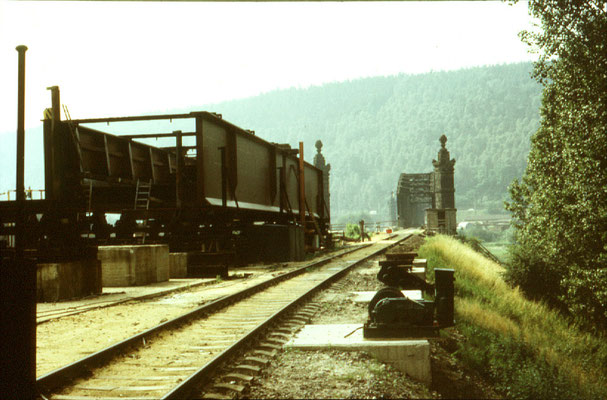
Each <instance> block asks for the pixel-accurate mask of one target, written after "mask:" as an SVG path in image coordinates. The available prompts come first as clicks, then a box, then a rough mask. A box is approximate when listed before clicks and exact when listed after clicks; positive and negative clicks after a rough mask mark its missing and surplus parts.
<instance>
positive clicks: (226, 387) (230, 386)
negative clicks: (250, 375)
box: [213, 383, 245, 393]
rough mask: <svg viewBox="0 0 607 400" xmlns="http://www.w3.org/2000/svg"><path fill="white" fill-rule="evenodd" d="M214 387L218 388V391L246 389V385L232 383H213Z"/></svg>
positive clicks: (240, 391)
mask: <svg viewBox="0 0 607 400" xmlns="http://www.w3.org/2000/svg"><path fill="white" fill-rule="evenodd" d="M213 389H215V390H218V391H229V392H236V393H242V391H243V390H245V386H243V385H235V384H232V383H216V384H214V385H213Z"/></svg>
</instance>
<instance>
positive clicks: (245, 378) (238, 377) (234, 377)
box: [223, 372, 253, 383]
mask: <svg viewBox="0 0 607 400" xmlns="http://www.w3.org/2000/svg"><path fill="white" fill-rule="evenodd" d="M223 378H224V379H226V380H229V381H239V382H244V383H249V382H251V381H252V380H253V377H252V376H251V375H245V374H239V373H237V372H231V373H229V374H227V375H225V376H224V377H223Z"/></svg>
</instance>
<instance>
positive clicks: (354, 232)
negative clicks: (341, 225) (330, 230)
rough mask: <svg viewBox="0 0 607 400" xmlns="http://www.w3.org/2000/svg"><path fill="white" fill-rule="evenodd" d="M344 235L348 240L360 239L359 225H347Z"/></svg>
mask: <svg viewBox="0 0 607 400" xmlns="http://www.w3.org/2000/svg"><path fill="white" fill-rule="evenodd" d="M345 235H346V237H349V238H350V239H360V225H358V224H347V225H346V232H345Z"/></svg>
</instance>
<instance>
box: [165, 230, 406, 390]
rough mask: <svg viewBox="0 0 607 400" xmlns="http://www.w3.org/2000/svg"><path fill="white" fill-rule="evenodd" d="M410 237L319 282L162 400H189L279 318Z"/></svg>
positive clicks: (185, 380)
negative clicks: (351, 271)
mask: <svg viewBox="0 0 607 400" xmlns="http://www.w3.org/2000/svg"><path fill="white" fill-rule="evenodd" d="M394 236H397V235H393V236H391V238H392V237H394ZM411 236H413V233H410V234H408V235H406V236H405V237H403V238H402V239H400V240H397V241H396V242H394V243H392V244H391V245H389V246H386V247H384V248H381V249H379V250H377V251H375V252H373V253H371V254H369V255H367V256H365V257H363V258H361V259H360V260H358V261H356V262H354V263H352V264H350V265H348V266H346V267H344V268H342V269H340V270H339V271H337V272H335V273H334V274H332V275H331V276H330V277H328V278H327V279H325V280H324V281H322V282H320V283H319V284H318V285H316V286H314V287H313V288H312V289H310V290H309V291H308V292H306V293H304V294H303V295H301V296H299V297H298V298H297V299H295V300H293V301H292V302H291V303H289V304H287V305H286V306H284V307H283V308H282V309H280V310H279V311H277V312H276V313H274V314H273V315H272V316H271V317H269V318H268V319H267V320H265V321H264V322H262V323H261V324H259V325H258V326H257V327H255V328H253V329H252V330H251V331H250V332H249V333H247V334H246V335H245V336H243V337H242V338H241V339H240V340H238V341H237V342H236V343H234V344H233V345H231V346H230V347H228V348H227V349H225V350H224V351H222V352H221V353H219V354H218V355H217V356H216V357H215V358H213V359H212V360H211V361H209V362H208V363H207V364H205V365H204V366H203V367H202V368H200V369H199V370H198V371H196V372H194V373H193V374H192V375H190V376H189V377H188V378H186V379H184V380H183V381H182V382H181V383H180V384H179V386H176V387H175V388H174V389H173V390H171V391H170V392H169V393H167V394H166V395H165V396H164V397H162V400H179V399H187V398H190V397H189V396H191V395H192V391H194V390H196V388H197V387H198V386H199V385H201V384H205V383H208V381H209V380H210V379H211V375H212V373H213V371H215V370H216V369H217V368H218V367H219V366H220V365H221V364H223V363H225V362H226V361H227V360H229V359H231V358H232V357H234V356H235V355H236V354H238V352H240V351H241V350H242V349H243V348H246V347H247V345H248V344H250V342H252V341H254V340H255V338H256V337H258V336H259V335H260V334H262V333H263V331H265V330H266V329H268V328H269V327H270V326H271V325H272V324H274V323H275V322H276V321H277V320H278V319H279V318H281V317H283V316H284V315H286V314H287V313H289V312H290V311H291V310H292V309H294V308H295V307H297V306H298V305H299V304H300V303H302V302H304V301H305V300H307V299H308V298H310V297H312V296H313V295H314V294H316V293H317V292H318V291H319V290H321V289H322V288H323V287H324V286H326V285H328V284H330V283H332V282H334V281H336V280H337V279H339V278H341V277H342V276H343V275H345V274H346V273H347V272H348V271H350V270H351V269H352V268H354V267H356V266H358V265H359V264H361V263H363V262H365V261H367V260H368V259H370V258H372V257H375V256H377V255H379V254H381V253H383V252H385V251H387V250H389V249H390V248H392V247H394V246H396V245H398V244H399V243H401V242H403V241H405V240H407V239H409V238H410V237H411Z"/></svg>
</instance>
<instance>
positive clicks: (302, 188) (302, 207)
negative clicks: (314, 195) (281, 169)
mask: <svg viewBox="0 0 607 400" xmlns="http://www.w3.org/2000/svg"><path fill="white" fill-rule="evenodd" d="M299 218H300V222H301V226H302V227H304V229H305V227H306V181H305V176H304V144H303V142H299Z"/></svg>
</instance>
